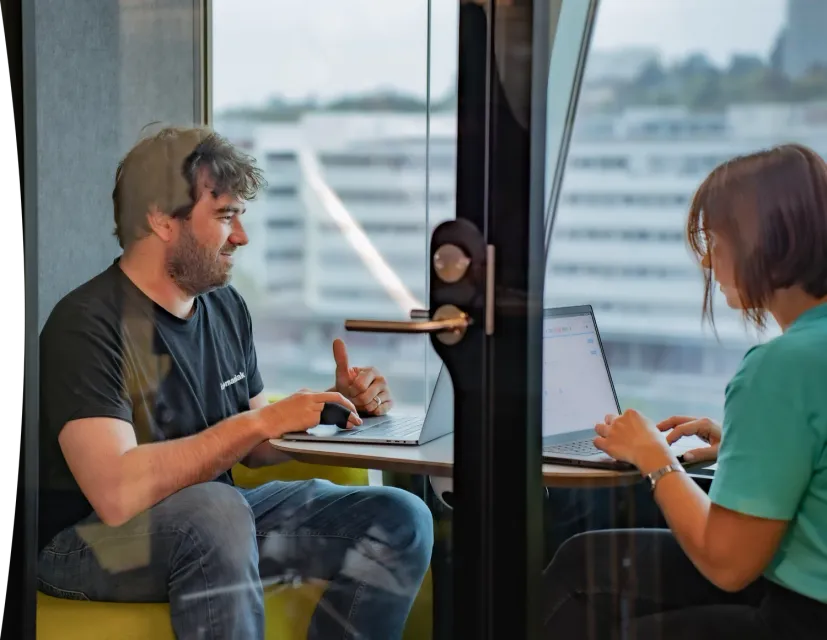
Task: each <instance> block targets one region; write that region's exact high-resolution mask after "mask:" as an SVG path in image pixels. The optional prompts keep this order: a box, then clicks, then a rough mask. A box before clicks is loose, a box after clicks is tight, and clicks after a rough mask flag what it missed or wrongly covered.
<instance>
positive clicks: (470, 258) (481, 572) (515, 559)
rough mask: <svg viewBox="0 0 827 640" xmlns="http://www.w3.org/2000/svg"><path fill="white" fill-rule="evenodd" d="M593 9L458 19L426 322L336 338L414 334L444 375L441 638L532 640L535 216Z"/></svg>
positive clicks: (385, 324) (547, 8) (515, 2)
mask: <svg viewBox="0 0 827 640" xmlns="http://www.w3.org/2000/svg"><path fill="white" fill-rule="evenodd" d="M575 4H579V6H580V7H581V8H585V9H586V10H585V11H579V12H578V10H577V8H576V7H575V6H574V5H575ZM595 4H596V3H594V2H585V3H584V2H579V3H575V2H572V1H571V0H569V1H568V2H565V1H564V0H558V1H553V2H545V1H544V2H539V1H538V2H532V1H531V0H524V1H520V0H510V1H503V0H500V1H494V0H489V1H484V0H463V1H461V2H460V3H459V20H458V51H457V53H458V74H457V142H456V217H455V219H453V220H448V221H445V222H442V223H441V224H439V225H438V226H436V228H435V229H434V231H433V234H432V237H431V241H430V245H429V255H428V258H429V263H428V264H429V266H428V268H429V297H428V299H429V303H430V306H429V308H428V309H423V310H417V311H415V312H414V313H412V318H411V321H410V322H397V321H379V320H375V321H374V320H351V321H349V322H348V323H347V324H346V326H347V327H348V328H349V329H350V330H352V331H364V332H377V333H382V332H388V333H428V334H429V335H430V338H431V342H432V345H433V348H434V351H435V352H436V354H437V355H438V356H439V357H440V358H441V359H442V361H443V362H444V364H445V367H446V369H447V370H448V371H449V373H450V376H451V380H452V382H453V387H454V433H453V438H454V468H453V508H454V512H453V545H452V546H453V561H452V566H453V576H452V579H453V598H452V599H453V606H452V607H451V608H452V613H451V616H452V623H451V624H450V625H448V626H449V628H452V637H457V638H459V637H463V638H466V637H467V638H481V639H482V638H505V637H510V638H535V637H538V636H539V633H540V620H541V611H540V607H541V594H542V584H541V572H542V569H543V551H542V549H543V545H542V538H543V519H542V513H543V488H542V480H541V478H542V465H541V455H540V451H541V446H540V442H541V425H540V423H541V419H540V418H541V415H540V414H541V409H542V396H541V383H542V380H541V378H542V375H541V368H542V356H541V353H542V349H541V333H542V312H543V296H544V273H545V265H546V242H545V239H546V237H547V228H546V219H547V216H546V212H547V211H550V210H551V207H550V206H549V205H550V204H551V202H552V201H553V198H554V197H555V195H554V194H555V191H556V189H554V188H553V187H554V185H555V184H557V183H558V180H557V173H558V166H559V163H558V162H557V158H558V157H563V156H564V150H565V147H566V144H567V141H568V137H569V135H570V129H571V127H570V124H571V120H572V113H573V109H574V103H575V102H576V100H575V98H574V97H575V96H576V93H577V89H578V86H579V82H578V80H579V74H580V73H581V71H582V64H581V63H580V61H581V58H582V56H583V52H584V48H585V47H584V44H585V41H586V39H587V34H588V33H589V31H590V27H591V22H592V20H593V17H594V10H595V6H594V5H595ZM565 11H568V12H569V13H564V12H565ZM564 28H565V29H566V30H567V32H566V33H563V29H564ZM568 30H573V31H574V33H575V34H577V37H571V32H570V31H568ZM558 37H559V38H560V39H559V41H558ZM558 42H559V47H558V44H557V43H558ZM556 56H561V57H562V58H563V59H564V60H566V59H568V61H569V64H565V63H564V65H563V67H564V69H565V70H566V71H567V72H568V73H562V74H561V73H559V69H558V72H557V73H555V74H554V78H552V76H551V75H550V72H551V71H552V70H553V69H556V67H555V66H554V60H555V57H556ZM552 80H556V82H557V83H559V91H556V93H555V89H554V84H550V81H552ZM563 95H564V96H565V99H561V98H562V96H563ZM550 96H551V97H552V98H553V99H552V100H549V97H550ZM552 106H553V107H554V109H555V110H554V111H552V110H551V107H552ZM558 111H559V113H558ZM547 123H548V124H549V126H550V127H551V129H549V131H547ZM552 150H553V153H552ZM547 158H548V162H547ZM436 579H437V580H438V579H439V576H437V577H436ZM444 613H445V612H444V611H442V612H440V615H444ZM440 615H438V617H440ZM443 622H444V620H443ZM436 626H437V631H438V634H437V635H441V633H445V628H444V624H443V625H441V624H440V622H439V621H437V625H436Z"/></svg>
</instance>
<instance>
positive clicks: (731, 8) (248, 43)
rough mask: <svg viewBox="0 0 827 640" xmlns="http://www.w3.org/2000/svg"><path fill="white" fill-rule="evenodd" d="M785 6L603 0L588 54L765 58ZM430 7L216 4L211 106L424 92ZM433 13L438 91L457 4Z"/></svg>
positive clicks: (449, 66)
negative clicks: (620, 51) (624, 51)
mask: <svg viewBox="0 0 827 640" xmlns="http://www.w3.org/2000/svg"><path fill="white" fill-rule="evenodd" d="M785 8H786V0H753V2H752V4H751V9H752V10H751V11H750V12H748V13H746V14H744V12H743V2H742V0H692V2H689V0H624V1H623V2H617V1H607V0H604V1H603V2H602V3H601V8H600V14H599V16H598V20H597V26H596V29H595V33H594V36H593V45H594V51H601V50H606V49H609V50H611V49H617V48H630V47H631V48H653V49H657V50H658V51H659V52H660V53H661V55H662V56H663V60H664V62H665V63H667V64H668V63H670V62H671V61H673V60H674V59H676V58H680V57H685V56H687V55H691V54H692V53H702V54H704V55H706V56H707V57H708V58H709V59H710V60H712V61H713V62H715V63H716V64H719V65H720V64H726V62H727V61H728V60H729V59H730V58H731V57H732V55H734V54H747V55H757V56H760V57H762V58H764V59H766V58H767V56H768V55H769V53H770V50H771V48H772V45H773V43H774V42H775V41H776V39H777V37H778V34H779V33H780V31H781V28H782V27H783V25H784V22H785ZM427 9H428V4H427V2H426V1H425V0H397V1H394V2H385V1H380V0H352V1H351V2H348V3H347V4H344V3H340V2H337V1H336V0H309V1H307V2H304V3H298V2H289V3H288V2H284V1H283V0H278V1H273V0H234V1H233V2H229V0H218V1H217V2H215V3H214V6H213V12H214V16H215V21H214V24H215V26H214V34H213V38H214V43H213V60H214V80H215V85H216V88H217V90H216V91H215V92H214V100H215V109H216V110H217V111H218V110H223V109H226V108H230V107H238V106H251V105H252V106H255V105H261V104H263V103H265V102H267V101H268V100H269V99H271V98H273V97H274V96H282V97H284V98H287V99H299V98H307V97H317V98H319V99H329V98H331V97H334V96H338V95H344V94H353V93H362V92H374V91H381V90H389V91H398V92H402V93H409V94H414V95H424V94H425V90H426V83H427V67H426V53H427V17H428V12H427ZM431 12H432V20H431V26H432V34H431V42H432V48H431V52H432V62H431V89H432V92H433V94H434V95H436V96H439V95H443V94H444V93H446V92H447V91H449V90H450V88H451V86H452V84H453V82H454V76H455V73H456V41H457V35H456V31H457V2H456V1H455V0H433V2H432V3H431ZM320 15H322V16H324V19H319V16H320ZM251 16H256V19H255V20H251V19H250V17H251ZM713 17H714V19H713ZM644 18H645V19H644ZM745 22H748V24H745ZM734 24H737V25H739V29H737V30H733V29H732V25H734ZM239 44H241V45H243V46H237V45H239ZM377 52H385V53H386V54H388V55H377ZM391 53H392V55H390V54H391ZM297 59H300V60H301V62H300V63H299V62H297Z"/></svg>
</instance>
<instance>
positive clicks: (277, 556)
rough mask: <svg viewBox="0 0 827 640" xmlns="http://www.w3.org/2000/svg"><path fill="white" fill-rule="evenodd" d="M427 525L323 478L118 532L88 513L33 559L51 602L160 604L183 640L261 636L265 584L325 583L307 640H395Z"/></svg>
mask: <svg viewBox="0 0 827 640" xmlns="http://www.w3.org/2000/svg"><path fill="white" fill-rule="evenodd" d="M432 547H433V520H432V517H431V514H430V511H429V510H428V508H427V507H426V505H425V504H424V502H423V501H422V500H420V499H419V498H417V497H416V496H414V495H413V494H411V493H408V492H406V491H403V490H401V489H395V488H391V487H342V486H337V485H334V484H332V483H330V482H328V481H325V480H309V481H306V482H271V483H268V484H265V485H263V486H261V487H258V488H255V489H251V490H243V489H238V488H235V487H232V486H229V485H226V484H222V483H218V482H209V483H205V484H199V485H194V486H191V487H188V488H186V489H183V490H181V491H179V492H178V493H175V494H173V495H172V496H170V497H168V498H167V499H166V500H163V501H162V502H160V503H158V504H157V505H155V506H154V507H152V508H151V509H149V510H148V511H146V512H144V513H143V514H141V515H139V516H137V517H135V518H133V519H132V520H131V521H130V522H128V523H126V524H124V525H122V526H120V527H109V526H106V525H104V524H102V523H101V522H100V520H98V519H97V517H96V516H94V515H92V516H90V517H89V518H88V519H86V520H85V521H83V522H81V523H79V524H78V525H76V526H74V527H71V528H69V529H67V530H65V531H63V532H61V533H60V534H58V535H57V536H56V537H55V538H54V539H53V540H52V541H51V542H50V543H49V544H48V545H47V547H46V548H45V549H44V550H43V551H42V552H41V554H40V558H39V570H38V572H39V587H40V589H41V590H42V591H43V592H44V593H46V594H49V595H53V596H57V597H63V598H74V599H79V600H95V601H109V602H169V603H170V609H171V615H172V626H173V629H174V630H175V633H176V636H177V637H178V638H181V639H184V638H186V639H189V638H192V639H195V638H198V639H203V640H256V639H261V638H263V637H264V605H263V586H266V585H269V584H274V583H278V584H282V585H287V588H289V587H290V586H292V585H294V584H297V583H298V582H313V581H324V582H325V583H326V585H327V586H326V588H325V591H324V595H323V596H322V599H321V601H320V602H319V605H318V606H317V608H316V610H315V613H314V615H313V618H312V620H311V623H310V628H309V632H308V637H309V638H314V639H315V638H319V639H321V638H324V639H325V640H327V639H328V638H347V639H351V638H364V639H374V638H375V639H377V640H390V639H392V638H399V637H401V635H402V631H403V628H404V626H405V620H406V618H407V616H408V613H409V612H410V609H411V605H412V604H413V601H414V599H415V597H416V595H417V593H418V591H419V587H420V585H421V583H422V579H423V577H424V575H425V573H426V571H427V569H428V565H429V562H430V558H431V550H432Z"/></svg>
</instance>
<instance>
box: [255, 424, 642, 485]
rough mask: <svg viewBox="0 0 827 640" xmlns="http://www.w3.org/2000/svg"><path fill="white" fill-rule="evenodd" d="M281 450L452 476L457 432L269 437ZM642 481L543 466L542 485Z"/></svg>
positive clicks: (313, 459) (319, 460) (304, 458)
mask: <svg viewBox="0 0 827 640" xmlns="http://www.w3.org/2000/svg"><path fill="white" fill-rule="evenodd" d="M270 444H272V445H273V447H275V448H276V449H278V450H279V451H280V452H282V453H284V454H286V455H287V456H289V457H290V458H292V459H294V460H298V461H300V462H309V463H312V464H323V465H332V466H339V467H353V468H357V469H379V470H381V471H396V472H399V473H408V474H411V475H423V476H442V477H450V476H451V475H453V469H454V435H453V434H452V433H449V434H447V435H444V436H442V437H441V438H438V439H436V440H432V441H431V442H428V443H427V444H423V445H419V446H406V445H394V444H355V443H351V444H344V443H341V444H340V443H338V442H313V441H301V442H299V441H290V440H281V439H276V440H270ZM640 480H641V477H640V474H639V473H638V472H636V471H612V470H607V469H590V468H586V467H576V466H568V465H560V464H544V465H543V484H545V485H546V486H549V487H575V488H577V487H579V488H585V487H610V486H624V485H631V484H634V483H636V482H639V481H640Z"/></svg>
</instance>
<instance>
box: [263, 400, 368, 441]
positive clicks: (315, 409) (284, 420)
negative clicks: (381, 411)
mask: <svg viewBox="0 0 827 640" xmlns="http://www.w3.org/2000/svg"><path fill="white" fill-rule="evenodd" d="M326 402H333V403H335V404H340V405H342V406H343V407H346V408H347V409H349V410H350V418H349V419H348V425H349V426H351V427H353V426H358V425H360V424H362V419H361V418H360V417H359V415H358V413H357V412H356V407H355V406H354V405H353V403H352V402H351V401H350V400H348V399H347V398H345V397H344V396H343V395H342V394H341V393H336V392H335V391H322V392H313V391H308V390H306V389H302V390H301V391H297V392H296V393H294V394H293V395H291V396H288V397H287V398H284V399H283V400H279V401H278V402H273V403H272V404H268V405H267V406H264V407H262V408H261V409H258V410H257V411H258V413H259V416H260V418H261V429H262V432H263V435H264V439H265V440H268V439H270V438H280V437H281V436H282V435H284V434H285V433H291V432H295V431H307V430H308V429H312V428H313V427H315V426H318V424H319V420H321V415H322V409H324V405H325V403H326Z"/></svg>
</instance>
